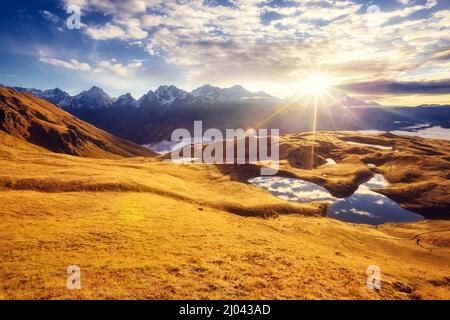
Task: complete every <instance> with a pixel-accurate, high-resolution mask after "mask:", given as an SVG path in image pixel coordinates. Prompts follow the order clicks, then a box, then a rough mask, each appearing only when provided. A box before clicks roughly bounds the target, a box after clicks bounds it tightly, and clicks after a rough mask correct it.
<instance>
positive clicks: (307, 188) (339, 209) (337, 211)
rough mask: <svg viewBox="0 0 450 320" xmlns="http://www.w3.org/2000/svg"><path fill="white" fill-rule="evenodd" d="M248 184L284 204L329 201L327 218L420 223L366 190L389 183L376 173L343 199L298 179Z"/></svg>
mask: <svg viewBox="0 0 450 320" xmlns="http://www.w3.org/2000/svg"><path fill="white" fill-rule="evenodd" d="M249 182H250V183H251V184H253V185H255V186H257V187H259V188H262V189H264V190H267V191H270V192H271V193H272V194H273V195H275V196H277V197H278V198H280V199H283V200H286V201H292V202H299V203H307V202H314V201H324V202H330V203H331V205H330V208H329V209H328V213H327V217H329V218H334V219H338V220H342V221H346V222H352V223H364V224H371V225H379V224H383V223H387V222H412V221H419V220H423V217H422V216H421V215H418V214H416V213H413V212H411V211H408V210H405V209H403V208H401V207H400V206H399V205H398V204H397V203H396V202H395V201H393V200H391V199H389V198H388V197H386V196H384V195H382V194H379V193H376V192H374V191H371V190H370V189H371V188H384V187H386V186H387V185H388V184H389V183H388V182H387V181H386V179H384V177H383V176H382V175H380V174H376V175H375V176H374V177H373V178H372V179H371V180H370V181H368V182H366V183H363V184H361V185H360V186H359V188H358V190H357V191H356V192H355V193H354V194H353V195H351V196H350V197H347V198H336V197H333V196H332V195H331V194H330V193H329V192H328V191H327V190H326V189H325V188H323V187H321V186H318V185H316V184H314V183H311V182H307V181H303V180H299V179H292V178H281V177H258V178H254V179H250V180H249Z"/></svg>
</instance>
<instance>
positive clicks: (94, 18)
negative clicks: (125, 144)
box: [0, 0, 450, 105]
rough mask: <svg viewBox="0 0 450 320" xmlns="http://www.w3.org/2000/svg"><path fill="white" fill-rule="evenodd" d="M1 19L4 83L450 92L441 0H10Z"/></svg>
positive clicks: (372, 94) (368, 93)
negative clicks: (315, 84)
mask: <svg viewBox="0 0 450 320" xmlns="http://www.w3.org/2000/svg"><path fill="white" fill-rule="evenodd" d="M69 5H76V6H78V7H79V8H80V10H81V25H80V29H74V30H70V29H69V28H68V27H67V19H68V18H70V14H68V13H67V7H68V6H69ZM70 21H72V22H73V21H74V20H70ZM0 25H1V28H0V40H1V44H2V45H1V46H0V83H3V84H6V85H19V86H24V87H35V88H40V89H48V88H54V87H60V88H62V89H64V90H66V91H68V92H69V93H72V94H75V93H78V92H80V91H82V90H84V89H86V88H89V87H91V86H92V85H97V86H100V87H102V88H104V89H105V90H106V91H107V92H109V93H110V94H112V95H114V96H117V95H120V94H123V93H126V92H131V93H132V94H133V95H134V96H135V97H140V96H141V95H142V94H143V93H145V92H147V91H148V90H149V89H155V88H156V87H158V86H159V85H161V84H174V85H176V86H178V87H180V88H183V89H186V90H192V89H194V88H196V87H198V86H200V85H202V84H205V83H210V84H212V85H217V86H221V87H225V86H231V85H234V84H241V85H243V86H244V87H246V88H248V89H250V90H254V91H259V90H264V91H266V92H268V93H271V94H273V95H277V96H280V97H288V96H291V95H294V94H297V93H301V92H302V91H304V90H307V86H305V79H309V78H310V77H311V75H315V74H321V75H322V76H323V77H324V78H326V79H328V82H329V84H332V85H333V86H335V87H338V88H341V89H343V90H345V91H347V92H348V93H349V94H351V95H353V96H358V97H360V98H364V99H367V100H375V101H378V102H380V103H384V104H393V105H394V104H401V105H418V104H422V103H450V1H448V0H383V1H363V0H341V1H333V0H292V1H284V0H272V1H271V0H264V1H262V0H120V1H119V0H52V1H48V0H47V1H43V0H34V1H23V0H16V1H14V3H13V2H10V3H9V4H8V7H7V8H6V7H4V8H2V11H1V13H0Z"/></svg>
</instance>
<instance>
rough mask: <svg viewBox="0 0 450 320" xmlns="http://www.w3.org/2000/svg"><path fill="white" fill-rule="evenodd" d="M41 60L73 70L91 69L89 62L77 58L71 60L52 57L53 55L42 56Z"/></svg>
mask: <svg viewBox="0 0 450 320" xmlns="http://www.w3.org/2000/svg"><path fill="white" fill-rule="evenodd" d="M39 61H40V62H42V63H46V64H50V65H53V66H57V67H62V68H66V69H71V70H80V71H90V70H91V66H90V65H89V64H88V63H85V62H80V61H78V60H76V59H71V60H69V61H65V60H61V59H56V58H51V57H41V58H39Z"/></svg>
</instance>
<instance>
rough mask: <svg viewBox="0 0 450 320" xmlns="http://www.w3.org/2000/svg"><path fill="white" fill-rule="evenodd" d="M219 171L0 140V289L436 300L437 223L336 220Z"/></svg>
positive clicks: (66, 295) (40, 295) (448, 254)
mask: <svg viewBox="0 0 450 320" xmlns="http://www.w3.org/2000/svg"><path fill="white" fill-rule="evenodd" d="M10 142H11V141H10ZM219 169H220V168H218V167H215V166H206V165H200V166H198V165H190V166H180V165H176V164H170V163H159V162H155V160H152V159H147V158H131V159H121V160H99V159H88V158H77V157H71V156H66V155H58V154H53V153H49V152H47V153H46V152H43V151H42V150H36V149H33V147H32V146H30V145H28V144H26V143H25V142H23V141H19V140H17V141H14V143H9V145H8V144H6V143H5V144H1V145H0V201H1V203H2V206H1V207H0V298H5V299H25V298H27V299H78V298H82V299H96V298H99V299H119V298H127V299H183V298H184V299H186V298H193V299H409V298H423V299H449V298H450V291H449V279H448V270H449V267H450V246H449V242H448V239H449V233H448V230H450V222H446V221H424V222H420V223H412V224H401V225H389V224H388V225H383V226H381V227H379V228H376V227H371V226H365V225H354V224H349V223H343V222H339V221H335V220H330V219H327V218H322V217H320V213H321V210H322V209H323V208H322V206H321V205H320V204H310V205H296V204H291V203H288V202H284V201H282V200H279V199H277V198H275V197H273V196H271V195H270V194H269V193H267V192H265V191H262V190H259V189H257V188H255V187H252V186H250V185H247V184H243V183H240V182H237V181H231V179H230V178H229V176H227V175H226V174H224V173H223V172H222V171H221V170H219ZM236 213H238V214H236ZM267 213H269V214H267ZM279 213H291V214H290V215H279V216H277V214H279ZM244 215H254V216H261V215H262V216H271V217H272V218H268V219H262V218H259V217H251V216H250V217H249V216H244ZM372 264H375V265H378V266H380V267H381V270H382V280H383V282H382V289H381V290H380V291H377V292H376V291H371V290H368V289H366V287H365V282H366V278H367V276H366V274H365V272H366V268H367V267H368V266H369V265H372ZM69 265H78V266H80V267H81V280H82V283H81V285H82V289H81V290H80V291H76V290H75V291H71V290H68V289H67V288H66V279H67V275H66V268H67V266H69ZM446 277H447V278H446Z"/></svg>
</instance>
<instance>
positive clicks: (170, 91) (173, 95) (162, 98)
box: [155, 86, 189, 105]
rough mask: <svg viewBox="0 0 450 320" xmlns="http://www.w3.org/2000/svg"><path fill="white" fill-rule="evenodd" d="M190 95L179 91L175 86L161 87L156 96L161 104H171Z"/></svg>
mask: <svg viewBox="0 0 450 320" xmlns="http://www.w3.org/2000/svg"><path fill="white" fill-rule="evenodd" d="M188 95H189V93H188V92H186V91H184V90H181V89H178V88H177V87H175V86H160V87H159V88H158V89H157V90H156V91H155V96H156V98H157V100H158V101H159V103H161V104H164V105H165V104H171V103H172V102H174V101H175V100H176V99H184V98H186V97H187V96H188Z"/></svg>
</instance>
